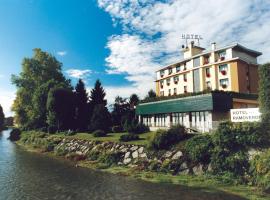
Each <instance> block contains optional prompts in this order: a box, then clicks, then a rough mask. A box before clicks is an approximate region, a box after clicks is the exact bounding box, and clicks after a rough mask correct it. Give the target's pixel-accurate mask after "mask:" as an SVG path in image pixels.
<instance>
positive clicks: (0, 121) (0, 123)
mask: <svg viewBox="0 0 270 200" xmlns="http://www.w3.org/2000/svg"><path fill="white" fill-rule="evenodd" d="M4 123H5V115H4V112H3V108H2V106H1V105H0V130H2V129H3V128H4V126H5V124H4Z"/></svg>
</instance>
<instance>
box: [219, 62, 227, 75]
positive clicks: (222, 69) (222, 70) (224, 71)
mask: <svg viewBox="0 0 270 200" xmlns="http://www.w3.org/2000/svg"><path fill="white" fill-rule="evenodd" d="M227 71H228V65H227V64H225V65H219V72H220V73H221V74H222V75H226V74H227Z"/></svg>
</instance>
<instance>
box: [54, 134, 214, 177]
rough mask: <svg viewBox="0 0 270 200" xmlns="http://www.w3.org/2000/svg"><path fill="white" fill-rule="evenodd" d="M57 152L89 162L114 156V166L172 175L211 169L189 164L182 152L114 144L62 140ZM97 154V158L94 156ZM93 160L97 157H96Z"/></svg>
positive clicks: (200, 172) (197, 172)
mask: <svg viewBox="0 0 270 200" xmlns="http://www.w3.org/2000/svg"><path fill="white" fill-rule="evenodd" d="M54 151H55V152H56V153H57V152H58V154H59V152H60V153H61V155H63V156H66V157H71V155H72V156H73V157H74V155H75V156H76V155H77V156H78V157H80V158H82V159H86V160H93V159H94V160H97V161H98V160H100V159H99V158H100V157H102V156H103V157H104V156H105V157H107V159H108V156H113V158H114V159H111V160H113V162H115V163H113V164H114V165H119V166H128V167H137V168H139V169H142V170H151V171H163V172H171V173H173V174H178V173H184V174H197V175H198V174H202V173H203V172H204V171H206V170H208V169H209V167H208V166H202V165H200V164H194V163H190V162H189V161H188V159H187V158H186V156H185V155H184V153H183V152H182V151H181V150H179V149H173V150H169V151H151V150H148V149H147V148H146V147H144V146H138V145H132V144H121V143H113V142H99V141H84V140H78V139H63V140H61V141H60V142H59V143H58V144H57V145H56V146H55V147H54ZM93 155H95V156H93ZM93 157H94V158H93Z"/></svg>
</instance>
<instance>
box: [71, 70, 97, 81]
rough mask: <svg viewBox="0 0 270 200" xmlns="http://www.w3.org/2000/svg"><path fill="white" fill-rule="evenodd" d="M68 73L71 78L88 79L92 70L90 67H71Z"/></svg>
mask: <svg viewBox="0 0 270 200" xmlns="http://www.w3.org/2000/svg"><path fill="white" fill-rule="evenodd" d="M66 73H67V74H68V76H69V77H71V78H77V79H79V78H80V79H86V78H87V77H89V75H90V74H91V73H92V70H89V69H85V70H80V69H69V70H67V71H66Z"/></svg>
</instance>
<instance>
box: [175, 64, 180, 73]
mask: <svg viewBox="0 0 270 200" xmlns="http://www.w3.org/2000/svg"><path fill="white" fill-rule="evenodd" d="M180 69H181V68H180V64H179V65H177V66H176V72H180Z"/></svg>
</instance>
